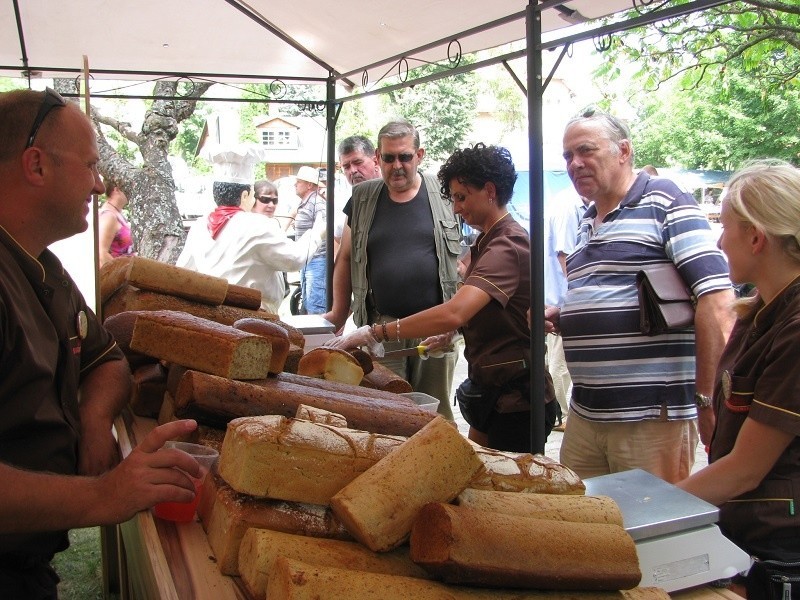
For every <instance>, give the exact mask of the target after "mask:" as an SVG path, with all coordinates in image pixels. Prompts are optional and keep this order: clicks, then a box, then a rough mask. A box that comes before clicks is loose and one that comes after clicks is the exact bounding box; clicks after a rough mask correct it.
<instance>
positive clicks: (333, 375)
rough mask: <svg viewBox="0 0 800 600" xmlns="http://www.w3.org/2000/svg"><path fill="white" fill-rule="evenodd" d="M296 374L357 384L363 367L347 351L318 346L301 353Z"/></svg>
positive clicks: (361, 377)
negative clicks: (301, 356)
mask: <svg viewBox="0 0 800 600" xmlns="http://www.w3.org/2000/svg"><path fill="white" fill-rule="evenodd" d="M297 374H298V375H305V376H306V377H317V378H319V379H327V380H329V381H338V382H339V383H349V384H350V385H358V384H359V383H361V380H362V379H363V378H364V369H362V368H361V365H360V364H359V362H358V361H357V360H356V359H355V358H353V355H352V354H350V353H349V352H345V351H344V350H339V349H338V348H327V347H319V348H314V349H313V350H311V351H310V352H306V353H305V354H304V355H303V358H301V359H300V362H299V363H298V364H297Z"/></svg>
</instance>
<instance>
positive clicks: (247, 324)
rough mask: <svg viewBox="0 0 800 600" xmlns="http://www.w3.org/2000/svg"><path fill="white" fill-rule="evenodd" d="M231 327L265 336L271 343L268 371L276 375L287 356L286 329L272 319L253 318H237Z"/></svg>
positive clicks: (282, 367)
mask: <svg viewBox="0 0 800 600" xmlns="http://www.w3.org/2000/svg"><path fill="white" fill-rule="evenodd" d="M233 327H234V328H235V329H239V330H241V331H246V332H247V333H253V334H255V335H260V336H261V337H265V338H267V339H268V340H269V341H270V343H271V344H272V359H271V360H270V363H269V372H270V373H271V374H273V375H276V374H278V373H280V372H282V371H283V369H284V366H285V365H286V357H287V356H289V332H288V331H286V330H285V329H284V328H283V327H281V326H280V325H278V324H277V323H274V322H272V321H265V320H264V319H255V318H245V319H239V320H238V321H235V322H234V324H233Z"/></svg>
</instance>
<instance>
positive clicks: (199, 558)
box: [103, 411, 742, 600]
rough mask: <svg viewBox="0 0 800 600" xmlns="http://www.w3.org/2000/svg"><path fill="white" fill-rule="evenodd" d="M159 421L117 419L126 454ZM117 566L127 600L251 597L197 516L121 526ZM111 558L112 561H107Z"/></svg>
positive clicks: (730, 597) (713, 596) (148, 517)
mask: <svg viewBox="0 0 800 600" xmlns="http://www.w3.org/2000/svg"><path fill="white" fill-rule="evenodd" d="M155 424H156V423H155V421H154V420H152V419H145V418H141V417H136V416H133V415H132V414H131V413H129V412H128V411H126V412H125V413H123V415H122V416H121V417H119V418H118V419H117V421H116V422H115V427H116V430H117V435H118V439H119V445H120V449H121V451H122V456H123V457H124V456H127V455H128V454H130V452H131V449H132V448H133V447H134V446H136V444H137V443H139V441H141V440H142V439H143V438H144V436H146V435H147V433H148V432H149V431H150V430H151V429H153V427H155ZM117 534H118V547H117V550H118V555H119V561H118V564H113V558H112V556H113V553H111V552H108V553H106V554H104V556H103V560H104V563H106V564H105V565H104V566H105V567H106V570H107V571H109V572H110V573H111V577H112V579H113V575H114V574H115V573H118V576H119V585H120V595H121V598H122V599H123V600H126V599H131V600H140V599H141V600H153V599H160V600H187V599H190V598H191V599H194V600H248V595H247V594H246V593H245V592H244V590H243V588H242V585H241V582H240V580H239V579H238V578H236V577H228V576H226V575H222V574H221V573H220V571H219V569H218V568H217V565H216V560H215V558H214V554H213V552H212V550H211V547H210V546H209V545H208V539H207V538H206V534H205V531H203V527H202V525H201V524H200V522H199V521H198V520H194V521H192V522H190V523H173V522H170V521H162V520H161V519H158V518H156V517H155V516H154V515H153V513H152V511H149V510H148V511H143V512H140V513H139V514H137V515H136V516H135V517H134V518H133V519H131V520H130V521H127V522H125V523H122V524H121V525H118V526H117ZM107 561H110V562H111V563H112V564H108V562H107ZM671 596H672V597H673V598H675V599H676V600H742V597H741V596H739V595H737V594H736V593H734V592H732V591H730V590H728V589H724V588H722V589H721V588H714V587H711V586H702V587H697V588H692V589H689V590H683V591H680V592H674V593H673V594H671Z"/></svg>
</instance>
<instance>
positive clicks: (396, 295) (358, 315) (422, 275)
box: [325, 120, 461, 419]
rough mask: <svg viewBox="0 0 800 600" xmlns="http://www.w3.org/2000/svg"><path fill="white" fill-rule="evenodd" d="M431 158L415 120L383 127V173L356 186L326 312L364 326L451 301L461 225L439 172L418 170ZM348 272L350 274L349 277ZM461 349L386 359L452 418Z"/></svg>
mask: <svg viewBox="0 0 800 600" xmlns="http://www.w3.org/2000/svg"><path fill="white" fill-rule="evenodd" d="M424 156H425V150H424V149H423V148H421V147H420V139H419V133H418V132H417V130H416V129H415V128H414V126H413V125H411V123H409V122H408V121H403V120H398V121H392V122H390V123H387V124H386V125H384V127H383V128H382V129H381V130H380V132H379V133H378V148H377V150H376V151H375V160H376V162H377V163H378V165H379V167H380V171H381V176H382V178H381V179H372V180H367V181H363V182H361V183H358V184H356V186H355V187H354V188H353V195H352V198H351V199H350V201H349V202H348V203H347V206H345V208H344V212H345V214H346V215H347V218H348V225H347V226H345V228H344V231H343V233H342V245H341V248H340V249H339V254H338V256H337V259H336V265H335V267H334V273H333V306H332V309H331V311H330V312H329V313H327V314H326V315H325V316H326V318H327V319H328V320H329V321H331V322H332V323H333V324H334V325H335V326H336V327H337V329H338V328H341V327H342V326H343V325H344V322H345V320H346V319H347V316H348V312H349V310H352V311H353V320H354V322H355V324H356V325H357V326H359V327H360V326H362V325H366V324H368V323H379V324H381V323H387V322H394V321H395V320H397V319H400V318H403V317H406V316H408V315H412V314H414V313H417V312H419V311H421V310H425V309H426V308H430V307H431V306H435V305H437V304H441V303H442V302H444V301H445V300H448V299H450V298H451V297H452V296H453V295H454V294H455V292H456V284H457V282H458V273H457V270H456V261H457V259H458V255H459V252H460V250H461V248H460V230H459V226H458V222H457V221H456V218H455V216H454V215H453V207H452V203H451V202H450V201H449V200H445V199H443V198H442V196H441V194H440V192H439V182H438V181H437V179H436V177H434V176H431V175H426V174H424V173H422V172H420V171H419V165H420V163H421V162H422V159H423V157H424ZM348 275H349V276H348ZM454 334H455V332H453V333H452V334H449V335H445V336H436V337H435V338H429V339H427V340H421V339H407V340H403V341H395V342H388V343H385V344H384V346H385V348H386V351H387V352H391V351H393V350H399V349H404V348H413V347H415V346H417V345H419V344H423V345H426V346H428V347H429V348H431V349H435V348H437V347H442V346H447V345H449V344H450V342H451V341H452V336H453V335H454ZM456 358H457V356H456V353H455V352H448V353H445V355H444V356H443V357H441V358H430V359H427V360H423V359H421V358H420V357H419V356H410V357H400V358H396V359H393V360H386V361H384V362H383V363H382V364H384V365H385V366H387V367H389V368H390V369H392V370H393V371H394V372H395V373H397V374H398V375H400V376H401V377H403V378H404V379H406V380H408V381H409V383H411V385H412V387H413V389H414V390H415V391H418V392H423V393H426V394H429V395H431V396H433V397H435V398H438V399H439V413H440V414H442V415H444V416H445V417H447V418H449V419H452V418H453V415H452V410H451V408H450V388H451V385H452V380H453V372H454V369H455V362H456Z"/></svg>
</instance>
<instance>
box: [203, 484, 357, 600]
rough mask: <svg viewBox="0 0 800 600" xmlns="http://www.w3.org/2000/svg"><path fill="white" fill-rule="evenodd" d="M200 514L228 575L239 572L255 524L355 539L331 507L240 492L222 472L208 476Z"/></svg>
mask: <svg viewBox="0 0 800 600" xmlns="http://www.w3.org/2000/svg"><path fill="white" fill-rule="evenodd" d="M197 514H198V516H199V517H200V521H201V522H202V524H203V528H204V529H205V531H206V535H207V536H208V543H209V545H210V546H211V549H212V550H213V551H214V556H215V558H216V559H217V565H219V569H220V571H221V572H222V573H223V574H224V575H238V574H239V546H240V545H241V543H242V538H243V537H244V534H245V532H246V531H247V530H248V529H249V528H251V527H256V528H259V529H271V530H273V531H283V532H285V533H293V534H296V535H302V536H310V537H312V538H315V537H319V538H331V539H339V540H352V537H351V536H350V534H348V533H347V531H346V530H345V528H344V527H343V526H342V524H341V523H339V522H338V521H337V520H336V519H335V518H334V516H333V513H332V512H331V509H330V508H329V507H327V506H319V505H316V504H302V503H299V502H284V501H282V500H272V499H268V498H265V499H260V498H253V497H252V496H247V495H245V494H239V493H237V492H236V491H235V490H233V489H232V488H231V487H230V486H229V485H228V484H227V483H225V481H224V480H223V479H222V477H220V476H219V475H218V474H209V476H208V477H206V479H205V481H204V483H203V491H202V493H201V494H200V503H199V504H198V505H197ZM262 596H263V595H262Z"/></svg>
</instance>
